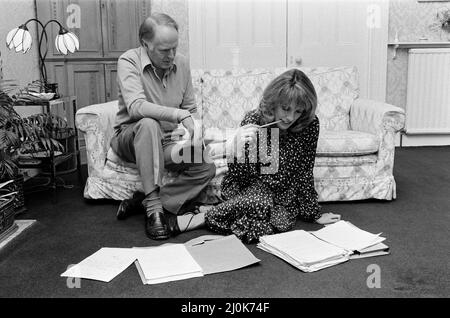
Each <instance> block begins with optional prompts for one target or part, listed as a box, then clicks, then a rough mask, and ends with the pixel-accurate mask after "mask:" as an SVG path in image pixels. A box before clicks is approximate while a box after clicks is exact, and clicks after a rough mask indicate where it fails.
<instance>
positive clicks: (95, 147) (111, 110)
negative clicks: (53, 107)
mask: <svg viewBox="0 0 450 318" xmlns="http://www.w3.org/2000/svg"><path fill="white" fill-rule="evenodd" d="M118 109H119V107H118V103H117V100H116V101H112V102H108V103H103V104H95V105H90V106H86V107H83V108H80V109H79V110H78V111H77V113H76V117H75V123H76V127H77V128H78V129H79V130H80V131H81V132H82V133H83V136H84V140H85V143H86V154H87V161H88V174H89V176H97V175H100V173H101V171H102V170H103V167H104V165H105V160H106V155H107V153H108V150H109V142H110V140H111V137H112V134H113V132H114V129H113V126H114V122H115V118H116V114H117V111H118Z"/></svg>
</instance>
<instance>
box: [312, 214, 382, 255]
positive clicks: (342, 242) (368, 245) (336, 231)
mask: <svg viewBox="0 0 450 318" xmlns="http://www.w3.org/2000/svg"><path fill="white" fill-rule="evenodd" d="M311 233H312V234H313V235H314V236H316V237H317V238H319V239H321V240H323V241H326V242H328V243H330V244H333V245H335V246H338V247H341V248H344V249H346V250H347V251H349V252H350V253H352V256H351V257H350V258H361V257H369V256H376V255H386V254H389V251H388V250H389V247H388V246H387V245H385V244H383V243H381V242H383V241H384V240H386V238H385V237H381V236H380V235H381V233H379V234H372V233H370V232H367V231H364V230H361V229H360V228H358V227H356V226H354V225H353V224H352V223H350V222H347V221H339V222H336V223H334V224H331V225H329V226H326V227H324V228H323V229H321V230H319V231H315V232H311ZM378 252H379V253H378Z"/></svg>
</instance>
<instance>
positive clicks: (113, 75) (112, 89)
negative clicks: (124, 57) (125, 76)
mask: <svg viewBox="0 0 450 318" xmlns="http://www.w3.org/2000/svg"><path fill="white" fill-rule="evenodd" d="M105 85H106V101H107V102H109V101H112V100H116V99H117V94H118V87H117V64H116V63H114V64H105Z"/></svg>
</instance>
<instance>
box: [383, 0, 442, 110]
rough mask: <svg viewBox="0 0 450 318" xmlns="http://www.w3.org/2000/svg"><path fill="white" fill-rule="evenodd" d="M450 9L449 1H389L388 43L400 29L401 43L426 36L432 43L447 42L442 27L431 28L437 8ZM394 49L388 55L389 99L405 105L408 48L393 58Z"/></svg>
mask: <svg viewBox="0 0 450 318" xmlns="http://www.w3.org/2000/svg"><path fill="white" fill-rule="evenodd" d="M441 7H448V8H450V1H446V2H418V1H417V0H390V2H389V42H394V40H395V33H396V32H398V40H399V42H417V41H419V39H421V38H426V39H428V41H431V42H440V41H446V39H445V37H442V33H441V32H440V31H439V30H434V29H432V28H430V25H432V24H433V22H435V21H436V20H435V17H436V12H437V10H438V8H441ZM392 55H393V49H392V48H389V49H388V55H387V59H388V60H387V87H386V101H387V102H388V103H390V104H393V105H396V106H399V107H402V108H405V106H406V84H407V74H408V50H407V49H398V50H397V58H396V59H395V60H393V59H392Z"/></svg>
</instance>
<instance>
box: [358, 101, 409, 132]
mask: <svg viewBox="0 0 450 318" xmlns="http://www.w3.org/2000/svg"><path fill="white" fill-rule="evenodd" d="M350 127H351V129H352V130H358V131H363V132H368V133H372V134H375V135H377V136H380V137H382V136H383V135H384V132H392V133H394V134H395V133H397V132H398V131H400V130H401V129H402V128H403V127H405V111H404V110H403V109H402V108H400V107H396V106H393V105H390V104H387V103H383V102H377V101H374V100H370V99H362V98H358V99H356V100H355V101H354V103H353V105H352V107H351V108H350Z"/></svg>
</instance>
